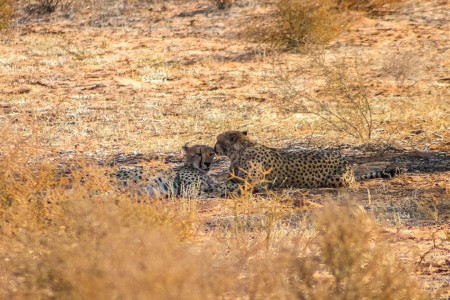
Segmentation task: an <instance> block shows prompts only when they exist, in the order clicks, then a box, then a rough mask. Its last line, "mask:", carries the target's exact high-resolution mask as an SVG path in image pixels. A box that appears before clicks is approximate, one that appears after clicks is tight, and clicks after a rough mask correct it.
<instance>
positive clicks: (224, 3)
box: [212, 0, 234, 9]
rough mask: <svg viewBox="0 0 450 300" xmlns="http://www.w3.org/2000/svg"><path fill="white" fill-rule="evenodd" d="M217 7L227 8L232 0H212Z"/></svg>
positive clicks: (231, 3)
mask: <svg viewBox="0 0 450 300" xmlns="http://www.w3.org/2000/svg"><path fill="white" fill-rule="evenodd" d="M212 1H213V2H214V4H215V5H216V6H217V8H218V9H229V8H231V6H232V5H233V3H234V0H212Z"/></svg>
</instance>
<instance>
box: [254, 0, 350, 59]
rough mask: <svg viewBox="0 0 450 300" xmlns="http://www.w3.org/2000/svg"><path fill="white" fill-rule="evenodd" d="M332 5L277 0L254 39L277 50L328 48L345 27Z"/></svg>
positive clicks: (294, 0) (326, 2)
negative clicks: (308, 47) (326, 45)
mask: <svg viewBox="0 0 450 300" xmlns="http://www.w3.org/2000/svg"><path fill="white" fill-rule="evenodd" d="M346 25H347V18H346V17H345V16H343V15H342V14H338V13H337V12H336V11H335V9H334V5H333V2H332V1H329V0H321V1H319V2H317V1H301V0H278V1H277V2H276V4H275V9H274V11H273V12H272V15H271V16H269V17H268V16H263V17H262V18H261V21H259V22H257V24H256V25H255V26H256V27H257V28H258V30H256V31H255V32H254V33H253V34H252V35H254V36H255V35H256V39H257V40H259V41H262V42H263V43H266V44H269V45H273V46H274V47H276V48H281V49H287V50H297V49H298V48H299V47H301V46H303V45H305V44H319V45H321V44H326V43H327V42H329V41H330V40H332V39H333V38H335V37H336V36H338V35H339V34H340V33H341V32H342V31H343V30H344V29H345V27H346Z"/></svg>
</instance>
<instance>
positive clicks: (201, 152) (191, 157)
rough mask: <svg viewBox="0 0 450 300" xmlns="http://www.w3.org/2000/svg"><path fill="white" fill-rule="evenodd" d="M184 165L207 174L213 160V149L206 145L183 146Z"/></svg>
mask: <svg viewBox="0 0 450 300" xmlns="http://www.w3.org/2000/svg"><path fill="white" fill-rule="evenodd" d="M183 150H184V152H185V163H186V165H188V166H191V167H193V168H195V169H198V170H200V171H203V172H208V171H209V169H210V168H211V165H212V163H213V160H214V155H215V153H214V149H213V148H211V147H209V146H206V145H194V146H191V147H189V146H188V145H187V144H186V145H184V146H183Z"/></svg>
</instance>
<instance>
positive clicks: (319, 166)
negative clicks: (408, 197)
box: [214, 131, 400, 189]
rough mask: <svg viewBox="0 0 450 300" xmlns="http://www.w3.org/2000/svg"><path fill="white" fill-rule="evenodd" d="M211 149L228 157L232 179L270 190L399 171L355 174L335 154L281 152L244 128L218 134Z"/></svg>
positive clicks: (333, 184)
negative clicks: (260, 141)
mask: <svg viewBox="0 0 450 300" xmlns="http://www.w3.org/2000/svg"><path fill="white" fill-rule="evenodd" d="M214 150H215V152H216V153H217V154H218V155H226V156H227V157H228V158H230V160H231V166H230V173H231V174H232V178H233V179H232V180H233V181H235V182H242V181H243V180H250V181H252V180H253V182H263V183H262V184H261V185H260V186H263V187H264V188H270V189H277V188H289V187H294V188H317V187H333V188H335V187H348V186H350V185H351V184H352V183H353V182H355V181H360V180H366V179H372V178H392V177H394V176H396V175H397V174H399V172H400V170H399V169H398V168H395V169H391V170H388V171H377V172H371V173H368V174H366V175H363V176H355V175H354V173H353V170H352V168H351V167H350V166H349V163H348V162H347V160H345V158H344V157H342V156H341V155H340V154H338V153H335V152H331V151H324V150H316V149H308V150H302V151H298V152H295V153H292V152H285V151H283V150H280V149H274V148H269V147H266V146H264V145H261V144H258V143H256V142H254V141H252V140H250V138H249V137H248V135H247V131H242V132H240V131H226V132H224V133H222V134H219V135H218V136H217V143H216V145H215V146H214ZM264 171H265V173H266V174H263V172H264Z"/></svg>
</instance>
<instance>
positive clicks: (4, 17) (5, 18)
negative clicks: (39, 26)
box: [0, 0, 16, 30]
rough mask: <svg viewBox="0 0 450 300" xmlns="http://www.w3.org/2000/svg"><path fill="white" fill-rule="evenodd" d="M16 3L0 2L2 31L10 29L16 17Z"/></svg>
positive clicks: (7, 0) (2, 0)
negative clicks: (10, 24) (11, 22)
mask: <svg viewBox="0 0 450 300" xmlns="http://www.w3.org/2000/svg"><path fill="white" fill-rule="evenodd" d="M15 5H16V2H15V1H14V0H0V30H2V29H5V28H8V27H9V23H10V21H11V18H12V16H13V15H14V11H15Z"/></svg>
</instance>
